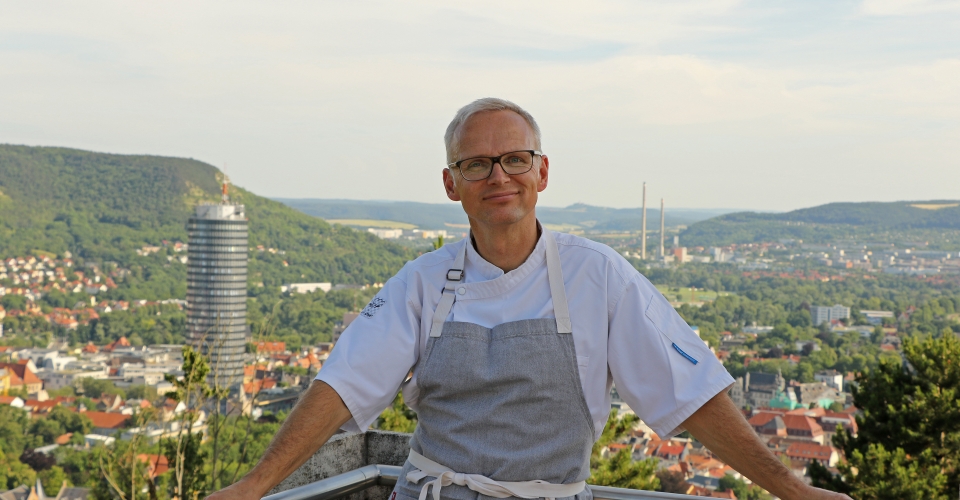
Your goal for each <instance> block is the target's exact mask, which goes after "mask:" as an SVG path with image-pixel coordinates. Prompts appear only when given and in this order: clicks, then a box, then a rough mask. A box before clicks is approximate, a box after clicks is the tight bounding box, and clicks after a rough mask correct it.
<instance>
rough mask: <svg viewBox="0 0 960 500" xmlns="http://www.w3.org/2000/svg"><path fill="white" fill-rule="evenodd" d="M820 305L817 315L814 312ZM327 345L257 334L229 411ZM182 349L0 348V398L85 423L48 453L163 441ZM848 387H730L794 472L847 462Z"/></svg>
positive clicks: (665, 443)
mask: <svg viewBox="0 0 960 500" xmlns="http://www.w3.org/2000/svg"><path fill="white" fill-rule="evenodd" d="M814 313H815V314H819V310H817V309H815V310H814ZM831 314H833V315H834V316H831ZM824 315H825V317H824V322H825V323H827V324H830V325H831V326H832V327H833V328H840V329H843V328H845V327H844V326H843V325H844V323H843V322H844V321H845V320H847V319H848V318H849V308H843V306H833V307H824ZM879 316H880V317H881V318H884V317H887V316H886V315H885V314H880V315H879ZM357 317H358V313H352V312H351V313H346V314H345V315H344V317H343V320H342V321H341V322H340V323H338V324H337V326H336V328H335V331H334V338H335V339H336V338H338V337H339V335H340V334H342V332H343V331H344V330H345V329H346V327H347V326H349V324H350V322H352V321H353V320H355V319H356V318H357ZM888 321H889V320H888ZM770 330H771V328H770V327H756V326H755V327H749V328H746V329H744V331H743V332H741V333H739V334H737V335H734V334H731V333H730V332H724V335H723V340H722V343H721V345H720V347H719V349H714V351H715V352H716V355H717V357H718V358H719V359H720V360H721V361H729V360H730V359H731V357H732V356H739V357H740V359H742V363H743V366H744V367H745V368H747V369H748V370H749V367H750V365H751V363H755V362H758V361H761V360H764V359H769V358H759V357H757V354H758V353H757V352H756V351H753V350H748V349H745V348H744V347H743V346H744V345H745V344H746V342H747V341H748V340H751V339H755V338H756V337H757V336H763V335H764V334H765V333H766V332H769V331H770ZM892 330H893V333H892V334H891V335H889V338H888V339H887V340H886V341H889V344H885V345H890V346H891V349H896V348H898V347H899V343H898V342H897V341H896V339H897V337H896V335H895V331H896V329H895V328H894V329H892ZM804 347H805V346H799V349H798V351H799V354H790V355H784V356H782V357H781V359H782V360H786V361H787V362H789V363H797V362H800V360H801V359H802V358H803V357H804V355H805V353H806V354H809V353H812V352H813V350H812V349H813V348H809V349H806V350H805V349H804ZM332 348H333V344H332V343H322V344H320V345H317V346H310V347H306V348H303V349H301V350H298V351H295V352H293V351H291V350H290V349H288V348H287V346H286V345H285V344H284V343H283V342H275V341H259V342H251V343H250V345H249V351H250V352H249V353H248V355H247V356H246V358H247V361H246V363H245V365H244V368H243V382H242V384H241V385H240V386H239V388H237V389H236V390H233V391H231V392H230V394H229V397H228V399H227V406H226V408H225V409H226V411H227V412H232V413H235V414H243V415H249V416H250V417H251V418H254V419H260V418H264V417H265V416H269V415H276V414H277V413H280V412H286V411H289V410H290V409H291V408H292V407H293V405H294V404H295V403H296V401H297V398H298V396H299V394H300V392H301V391H302V390H303V389H304V388H306V386H308V385H309V383H310V381H311V380H312V376H313V375H314V374H316V373H317V372H318V371H319V369H320V368H321V366H322V364H323V361H324V360H325V359H326V357H327V356H328V355H329V353H330V351H331V349H332ZM182 352H183V346H182V345H150V346H132V345H131V344H130V342H129V341H128V340H127V339H126V338H125V337H122V338H120V339H118V340H116V341H113V342H110V343H107V344H104V345H94V344H93V343H88V344H86V345H84V346H80V347H75V348H70V347H68V346H67V345H63V344H59V345H52V346H50V347H49V348H11V347H0V359H2V360H3V361H4V362H3V363H0V389H2V390H0V392H2V394H3V396H0V404H2V405H6V406H9V407H12V408H17V409H19V410H20V411H23V412H25V413H26V414H27V415H29V418H30V419H31V420H32V421H36V420H40V419H45V418H49V417H50V415H51V414H52V412H55V411H62V410H63V409H65V410H67V411H69V412H74V413H77V414H80V415H84V416H86V417H87V418H88V419H89V422H90V424H89V429H87V430H86V432H85V433H82V434H80V433H75V432H74V433H71V432H64V433H63V434H60V435H57V436H51V437H52V441H51V442H50V443H49V444H44V445H43V446H40V447H37V448H36V449H35V450H34V451H35V452H38V453H48V454H49V453H53V451H54V450H55V449H57V448H58V447H61V446H69V447H73V448H75V449H78V450H85V449H87V450H88V449H91V448H92V447H96V446H98V445H110V444H111V443H112V442H113V440H116V439H121V440H131V439H134V437H135V436H137V435H140V436H146V437H147V438H148V439H149V440H150V442H156V441H158V440H160V439H162V438H165V437H170V436H173V435H176V433H177V432H178V431H179V425H180V421H179V420H178V419H177V416H178V415H179V414H181V413H182V412H183V411H184V409H185V406H184V404H183V403H182V402H178V401H176V400H174V399H170V398H168V397H166V396H165V394H166V393H168V392H169V391H172V390H174V386H173V384H171V378H172V379H176V378H177V377H182V375H183V371H182V364H183V355H182ZM852 383H853V374H852V373H839V372H837V371H834V370H824V371H821V372H817V373H816V381H815V382H811V383H800V382H797V381H795V380H785V379H784V377H783V376H782V375H781V374H779V373H763V372H757V371H747V372H746V373H745V375H744V376H742V377H739V378H737V380H736V383H735V384H734V386H733V387H732V388H731V389H730V391H729V393H730V396H731V397H732V399H733V400H734V402H736V404H737V405H738V406H740V407H741V408H743V412H744V415H745V417H747V418H748V420H749V422H750V425H751V426H753V427H754V429H755V430H756V432H757V434H758V435H759V436H760V437H761V439H762V440H763V441H764V442H765V443H767V445H768V446H769V447H770V449H771V450H773V451H774V453H775V454H776V455H777V456H778V457H780V459H781V460H782V461H783V462H784V463H785V464H787V465H788V466H789V467H790V469H791V470H792V471H793V472H794V474H796V475H797V476H798V477H806V474H807V470H808V466H809V464H810V462H811V461H818V462H820V463H822V464H823V465H825V466H827V467H831V468H832V467H834V466H835V465H836V463H837V461H838V460H839V459H840V452H839V451H838V450H837V449H836V448H835V447H833V445H832V444H831V438H832V436H833V435H834V433H835V432H836V431H837V428H838V426H839V427H840V428H843V429H848V430H851V431H852V432H853V433H856V430H857V423H856V420H855V418H854V416H855V414H856V413H857V409H856V408H854V407H853V406H852V405H851V401H852V398H851V395H850V387H851V384H852ZM124 394H126V396H124ZM94 396H95V397H94ZM57 408H60V409H61V410H57ZM613 408H615V409H617V410H618V411H619V413H620V416H624V415H629V414H631V413H632V410H631V409H630V408H629V407H628V406H627V405H626V404H625V403H624V402H623V401H622V400H620V399H619V397H618V396H617V394H616V389H615V388H614V391H613ZM145 409H154V410H156V411H157V412H158V413H159V415H160V418H159V420H158V421H157V422H153V423H150V424H149V425H148V426H147V427H146V428H142V427H138V426H137V425H136V422H137V420H136V416H137V415H138V414H140V413H141V412H143V411H144V410H145ZM209 411H210V410H209V409H207V410H206V412H209ZM206 412H202V414H201V415H200V417H199V418H197V419H196V420H195V421H194V422H193V424H192V426H193V431H194V432H200V433H204V432H206V431H207V424H206V418H207V416H208V415H207V413H206ZM625 449H626V450H628V451H629V454H630V456H631V458H632V459H633V460H635V461H639V460H647V459H655V460H656V461H657V463H658V468H659V469H660V470H661V473H662V474H670V475H671V476H670V477H672V478H673V479H676V480H678V481H681V482H682V484H683V485H684V486H682V488H684V489H685V490H684V491H685V493H687V494H690V495H697V496H712V497H718V498H733V497H730V496H722V495H728V494H729V493H730V492H729V491H726V492H718V491H717V489H718V487H719V485H720V480H721V479H722V478H724V477H725V476H727V475H731V476H732V477H733V478H735V479H737V480H743V478H742V477H741V476H740V474H738V473H737V472H736V471H735V470H733V469H732V468H730V467H729V466H728V465H726V464H724V463H723V462H722V461H720V460H719V459H717V458H716V457H714V456H713V455H712V454H711V453H710V452H709V451H708V450H706V449H705V448H704V447H703V446H702V445H701V444H700V443H698V442H697V441H696V440H694V439H692V438H690V437H689V436H685V437H675V438H671V439H667V440H663V439H661V438H660V437H659V436H657V435H656V434H655V433H653V432H652V431H651V430H650V429H649V428H648V427H646V426H645V425H644V424H643V423H642V422H640V423H639V424H638V425H637V426H636V427H635V428H634V429H633V430H632V431H631V432H630V433H629V435H628V436H627V437H626V438H625V439H623V440H621V441H620V442H616V443H611V444H609V445H607V446H606V447H605V448H604V449H603V450H602V453H603V454H604V456H609V455H612V454H615V453H617V452H619V451H621V450H625ZM153 458H156V457H153ZM144 460H150V457H145V458H144ZM165 470H166V469H165V466H163V465H158V466H157V467H156V468H155V470H154V473H155V474H157V475H162V474H164V473H165ZM34 490H36V487H34ZM65 491H66V490H65ZM51 498H52V496H51Z"/></svg>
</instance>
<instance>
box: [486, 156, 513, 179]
mask: <svg viewBox="0 0 960 500" xmlns="http://www.w3.org/2000/svg"><path fill="white" fill-rule="evenodd" d="M497 165H499V166H500V168H497ZM490 168H491V169H493V171H492V172H490V177H487V182H503V181H506V180H510V174H508V173H507V171H506V169H504V168H503V164H502V163H500V162H499V161H495V162H493V165H491V166H490Z"/></svg>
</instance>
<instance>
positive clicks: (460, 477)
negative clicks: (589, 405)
mask: <svg viewBox="0 0 960 500" xmlns="http://www.w3.org/2000/svg"><path fill="white" fill-rule="evenodd" d="M407 461H409V462H410V465H413V466H414V467H416V468H415V469H413V470H411V471H410V472H408V473H407V475H406V478H407V481H410V482H411V483H413V484H418V483H419V482H420V481H421V480H423V479H424V478H426V477H435V478H436V479H434V480H433V481H426V482H425V483H424V484H423V487H422V488H421V489H420V498H419V500H428V499H427V495H428V494H429V493H430V491H429V490H430V488H431V487H433V500H440V498H441V497H440V488H442V487H444V486H450V485H451V484H455V485H457V486H466V487H467V488H469V489H471V490H473V491H476V492H477V493H480V494H481V495H486V496H490V497H494V498H508V497H517V498H546V499H548V500H554V499H556V498H563V497H572V496H575V495H577V494H579V493H580V492H581V491H583V490H584V489H585V488H586V487H587V483H586V481H579V482H576V483H571V484H555V483H548V482H546V481H543V480H539V479H537V480H533V481H494V480H493V479H490V478H489V477H486V476H483V475H480V474H463V473H458V472H455V471H454V470H452V469H450V468H449V467H446V466H444V465H441V464H438V463H437V462H434V461H433V460H430V459H429V458H427V457H425V456H423V455H421V454H419V453H417V452H415V451H413V450H412V449H411V450H410V455H409V456H408V457H407Z"/></svg>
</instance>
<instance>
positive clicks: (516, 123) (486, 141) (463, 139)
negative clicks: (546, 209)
mask: <svg viewBox="0 0 960 500" xmlns="http://www.w3.org/2000/svg"><path fill="white" fill-rule="evenodd" d="M529 149H536V146H535V143H534V135H533V130H531V129H530V126H529V125H527V122H526V121H525V120H524V119H523V117H521V116H520V115H518V114H516V113H514V112H513V111H486V112H481V113H477V114H475V115H473V116H471V117H470V118H469V119H468V120H467V121H466V123H464V124H463V126H462V127H461V129H460V156H459V158H457V160H458V161H459V160H463V159H466V158H474V157H477V156H500V155H502V154H504V153H509V152H512V151H520V150H529ZM548 170H549V160H548V159H547V157H546V156H541V157H535V158H534V163H533V168H531V169H530V171H529V172H527V173H524V174H518V175H509V174H507V173H506V172H504V171H503V168H502V167H501V165H500V164H499V163H497V164H495V165H494V166H493V172H491V173H490V177H488V178H486V179H483V180H479V181H468V180H466V179H464V178H463V177H462V176H461V175H460V172H459V171H458V170H457V169H455V168H448V169H444V170H443V185H444V187H445V188H446V191H447V197H448V198H450V199H451V200H453V201H459V202H461V204H462V205H463V210H464V212H466V213H467V217H469V218H470V219H471V220H474V221H476V222H478V223H480V224H484V225H489V226H496V225H509V224H515V223H517V222H519V221H521V220H524V219H526V218H528V217H536V214H535V212H534V207H535V206H536V205H537V193H539V192H540V191H543V190H544V189H546V188H547V173H548Z"/></svg>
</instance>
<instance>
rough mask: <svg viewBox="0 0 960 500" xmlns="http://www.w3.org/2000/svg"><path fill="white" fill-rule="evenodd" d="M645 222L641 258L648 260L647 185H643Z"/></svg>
mask: <svg viewBox="0 0 960 500" xmlns="http://www.w3.org/2000/svg"><path fill="white" fill-rule="evenodd" d="M641 220H642V221H643V222H641V224H640V258H641V259H644V260H646V258H647V183H646V182H644V183H643V217H642V219H641Z"/></svg>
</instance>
